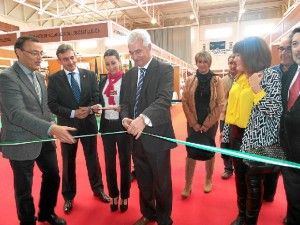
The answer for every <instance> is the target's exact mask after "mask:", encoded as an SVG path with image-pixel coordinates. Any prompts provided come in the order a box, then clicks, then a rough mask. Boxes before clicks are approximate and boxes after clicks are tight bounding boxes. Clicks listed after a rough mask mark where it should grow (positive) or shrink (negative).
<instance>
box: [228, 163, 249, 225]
mask: <svg viewBox="0 0 300 225" xmlns="http://www.w3.org/2000/svg"><path fill="white" fill-rule="evenodd" d="M233 166H234V169H235V186H236V194H237V205H238V210H239V214H238V216H237V218H236V219H235V220H234V221H233V222H232V223H231V224H230V225H243V224H244V222H245V218H246V202H247V185H246V180H245V174H246V170H245V167H244V164H243V161H242V159H238V158H233Z"/></svg>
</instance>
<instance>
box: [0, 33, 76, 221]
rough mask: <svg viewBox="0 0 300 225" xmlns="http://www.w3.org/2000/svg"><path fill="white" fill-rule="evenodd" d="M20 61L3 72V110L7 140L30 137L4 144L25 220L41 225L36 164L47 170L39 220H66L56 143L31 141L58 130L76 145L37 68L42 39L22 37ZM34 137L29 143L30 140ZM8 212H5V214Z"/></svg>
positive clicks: (0, 76)
mask: <svg viewBox="0 0 300 225" xmlns="http://www.w3.org/2000/svg"><path fill="white" fill-rule="evenodd" d="M14 50H15V53H16V55H17V58H18V61H17V62H15V63H14V64H13V66H11V67H9V68H7V69H6V70H4V71H3V72H2V73H1V74H0V111H1V112H2V116H1V121H2V139H1V141H3V142H27V144H20V145H4V146H2V152H3V157H4V158H7V159H9V162H10V166H11V168H12V170H13V175H14V191H15V199H16V206H17V213H18V218H19V220H20V225H35V224H36V217H35V207H34V202H33V197H32V194H31V192H32V179H33V167H34V163H36V164H37V166H38V167H39V169H40V170H41V172H42V184H41V191H40V201H39V214H38V220H39V221H41V222H43V221H47V222H49V223H50V224H51V225H64V224H66V222H65V220H63V219H61V218H59V217H58V216H57V215H56V214H55V212H54V207H55V206H56V200H57V194H58V189H59V183H60V177H59V170H58V163H57V156H56V151H55V143H54V142H50V141H48V142H31V141H34V140H36V139H41V138H47V137H49V135H53V136H55V137H56V138H58V139H59V140H60V141H63V142H66V143H69V144H72V143H75V140H74V139H73V137H72V136H71V134H70V133H69V132H68V131H75V129H74V128H70V127H62V126H57V125H55V123H54V118H53V116H52V114H51V113H50V110H49V108H48V106H47V90H46V86H45V81H44V79H43V77H42V75H41V74H39V73H38V72H37V71H38V70H39V69H40V63H41V61H42V56H43V48H42V44H41V43H40V41H39V40H38V39H37V38H34V37H28V36H23V37H19V38H18V39H17V41H16V43H15V46H14ZM28 142H29V143H28ZM3 216H5V215H3Z"/></svg>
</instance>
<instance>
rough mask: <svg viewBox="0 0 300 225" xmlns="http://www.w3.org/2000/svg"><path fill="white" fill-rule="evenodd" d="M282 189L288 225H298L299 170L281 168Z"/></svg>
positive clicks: (299, 220) (299, 214)
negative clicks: (286, 205)
mask: <svg viewBox="0 0 300 225" xmlns="http://www.w3.org/2000/svg"><path fill="white" fill-rule="evenodd" d="M282 176H283V182H284V188H285V193H286V198H287V203H288V210H287V221H288V225H299V224H300V195H299V190H300V170H299V169H293V168H289V167H283V168H282Z"/></svg>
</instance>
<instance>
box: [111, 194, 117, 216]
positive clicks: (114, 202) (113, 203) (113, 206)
mask: <svg viewBox="0 0 300 225" xmlns="http://www.w3.org/2000/svg"><path fill="white" fill-rule="evenodd" d="M118 201H119V197H116V198H111V202H110V210H111V211H112V212H114V211H117V210H118Z"/></svg>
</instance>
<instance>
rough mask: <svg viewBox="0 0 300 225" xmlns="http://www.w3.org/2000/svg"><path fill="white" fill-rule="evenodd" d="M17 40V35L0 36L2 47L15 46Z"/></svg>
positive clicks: (0, 45)
mask: <svg viewBox="0 0 300 225" xmlns="http://www.w3.org/2000/svg"><path fill="white" fill-rule="evenodd" d="M16 40H17V33H11V34H0V47H3V46H11V45H14V44H15V42H16Z"/></svg>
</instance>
